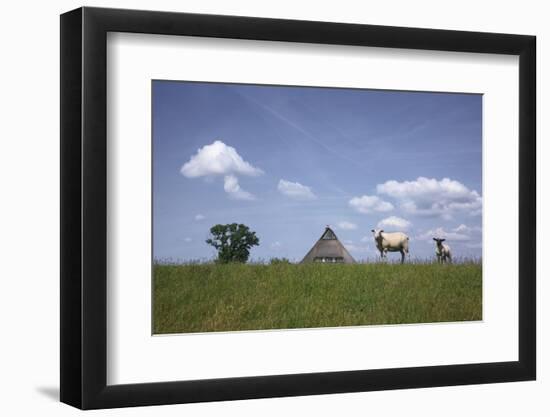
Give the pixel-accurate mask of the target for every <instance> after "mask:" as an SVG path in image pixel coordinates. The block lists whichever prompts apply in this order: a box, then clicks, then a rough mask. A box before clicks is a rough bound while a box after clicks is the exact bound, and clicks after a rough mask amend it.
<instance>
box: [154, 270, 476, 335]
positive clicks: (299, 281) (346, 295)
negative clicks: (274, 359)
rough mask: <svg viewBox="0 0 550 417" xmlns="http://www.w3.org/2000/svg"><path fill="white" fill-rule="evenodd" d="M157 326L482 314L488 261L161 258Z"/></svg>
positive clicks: (183, 328) (172, 329)
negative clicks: (165, 261) (167, 261)
mask: <svg viewBox="0 0 550 417" xmlns="http://www.w3.org/2000/svg"><path fill="white" fill-rule="evenodd" d="M153 271H154V272H153V291H154V293H153V332H154V333H155V334H161V333H188V332H215V331H236V330H260V329H295V328H308V327H309V328H311V327H338V326H356V325H369V324H399V323H430V322H445V321H466V320H481V319H482V317H481V315H482V314H481V312H482V308H481V305H482V279H481V275H482V273H481V263H479V262H475V263H474V262H472V263H460V264H453V265H438V264H428V263H425V264H422V263H418V264H414V263H413V264H405V265H398V264H380V263H373V264H354V265H343V264H339V265H322V264H277V265H254V264H228V265H221V264H214V263H212V264H195V265H193V264H188V265H162V264H155V266H154V269H153Z"/></svg>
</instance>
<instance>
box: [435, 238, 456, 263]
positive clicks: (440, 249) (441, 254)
mask: <svg viewBox="0 0 550 417" xmlns="http://www.w3.org/2000/svg"><path fill="white" fill-rule="evenodd" d="M433 239H434V240H435V255H436V256H437V262H439V263H445V262H449V263H452V261H453V258H452V255H451V247H450V246H449V245H447V244H446V243H443V242H445V239H439V238H436V237H434V238H433Z"/></svg>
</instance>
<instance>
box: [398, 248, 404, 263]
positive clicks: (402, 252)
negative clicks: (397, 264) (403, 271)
mask: <svg viewBox="0 0 550 417" xmlns="http://www.w3.org/2000/svg"><path fill="white" fill-rule="evenodd" d="M399 252H401V263H402V264H403V263H405V251H404V250H403V249H401V250H400V251H399Z"/></svg>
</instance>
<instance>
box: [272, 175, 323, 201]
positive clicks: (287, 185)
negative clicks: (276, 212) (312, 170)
mask: <svg viewBox="0 0 550 417" xmlns="http://www.w3.org/2000/svg"><path fill="white" fill-rule="evenodd" d="M277 189H278V190H279V192H280V193H281V194H284V195H286V196H287V197H290V198H294V199H296V200H313V199H315V198H317V197H316V196H315V194H314V193H313V191H312V190H311V188H310V187H308V186H307V185H302V184H300V183H299V182H291V181H286V180H283V179H281V180H279V184H278V185H277Z"/></svg>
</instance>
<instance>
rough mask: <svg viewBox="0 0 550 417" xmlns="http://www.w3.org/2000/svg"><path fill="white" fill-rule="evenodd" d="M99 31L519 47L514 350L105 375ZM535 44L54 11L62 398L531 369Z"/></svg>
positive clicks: (197, 393)
mask: <svg viewBox="0 0 550 417" xmlns="http://www.w3.org/2000/svg"><path fill="white" fill-rule="evenodd" d="M108 32H132V33H147V34H163V35H174V36H178V35H186V36H199V37H215V38H236V39H254V40H266V41H286V42H305V43H319V44H334V45H359V46H371V47H383V48H405V49H421V50H441V51H457V52H477V53H491V54H509V55H517V56H519V103H518V106H519V132H518V138H519V155H518V158H519V217H520V218H519V270H518V276H519V292H518V297H519V358H518V359H519V360H518V361H513V362H495V363H477V364H466V365H459V364H450V365H444V366H423V367H410V368H395V369H376V370H356V371H342V372H324V373H308V374H292V375H273V376H256V377H238V378H224V379H209V380H195V381H175V382H162V383H140V384H128V385H111V386H110V385H107V383H106V375H107V336H106V329H107V308H106V307H107V304H106V300H107V284H106V267H107V264H106V258H107V253H106V245H107V180H108V178H107V163H106V162H107V133H106V132H107V130H106V128H107V111H106V94H107V87H106V86H107V73H106V46H107V41H106V39H107V33H108ZM535 51H536V38H535V37H534V36H524V35H510V34H495V33H479V32H461V31H449V30H432V29H415V28H403V27H387V26H372V25H358V24H341V23H325V22H312V21H295V20H279V19H265V18H252V17H234V16H217V15H200V14H186V13H171V12H152V11H136V10H119V9H102V8H88V7H84V8H80V9H77V10H73V11H70V12H68V13H65V14H63V15H61V53H60V57H61V310H60V315H61V358H60V359H61V401H62V402H64V403H67V404H70V405H72V406H75V407H78V408H81V409H96V408H112V407H124V406H143V405H156V404H175V403H190V402H201V401H219V400H238V399H250V398H267V397H283V396H298V395H313V394H328V393H344V392H357V391H376V390H388V389H401V388H421V387H435V386H450V385H463V384H481V383H496V382H507V381H525V380H533V379H535V377H536V314H535V312H536V303H535V301H536V259H535V258H536V232H535V231H536V163H535V161H536V144H535V134H536V132H535V122H536V120H535V107H536V92H535V87H536V84H535V83H536V82H535V79H536V77H535V75H536V73H535V67H536V65H535V62H536V55H535V54H536V52H535Z"/></svg>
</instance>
